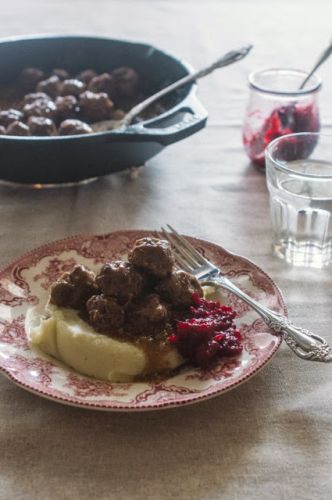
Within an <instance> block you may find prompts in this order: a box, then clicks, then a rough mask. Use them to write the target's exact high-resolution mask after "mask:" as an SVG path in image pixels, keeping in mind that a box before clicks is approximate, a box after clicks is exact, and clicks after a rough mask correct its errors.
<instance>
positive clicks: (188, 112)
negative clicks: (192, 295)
mask: <svg viewBox="0 0 332 500" xmlns="http://www.w3.org/2000/svg"><path fill="white" fill-rule="evenodd" d="M207 116H208V114H207V111H206V110H205V108H204V107H203V106H202V105H201V103H200V102H199V100H198V99H197V97H196V95H195V94H193V95H190V96H188V98H187V99H186V100H185V101H184V102H183V103H181V104H180V105H179V106H178V107H177V108H175V109H173V110H172V112H170V113H169V114H168V115H167V116H164V117H162V118H160V119H159V120H155V119H154V120H153V123H150V124H149V123H145V124H143V123H138V124H135V125H131V126H129V127H128V129H127V131H126V132H127V133H131V134H135V135H136V134H137V135H138V134H139V135H138V137H136V139H139V140H140V141H141V140H144V141H153V142H159V143H160V144H162V145H163V146H168V145H169V144H173V143H174V142H177V141H181V140H182V139H185V138H186V137H189V136H190V135H192V134H194V133H195V132H198V131H199V130H200V129H202V128H203V127H204V126H205V123H206V120H207ZM168 122H171V124H170V125H167V123H168Z"/></svg>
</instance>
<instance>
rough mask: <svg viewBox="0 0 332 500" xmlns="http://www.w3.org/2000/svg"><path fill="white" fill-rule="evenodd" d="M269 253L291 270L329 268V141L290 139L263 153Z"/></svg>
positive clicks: (331, 158) (331, 237)
mask: <svg viewBox="0 0 332 500" xmlns="http://www.w3.org/2000/svg"><path fill="white" fill-rule="evenodd" d="M265 156H266V176H267V186H268V189H269V192H270V205H271V216H272V226H273V249H274V252H275V254H276V255H277V256H279V257H281V258H283V259H285V260H286V261H287V262H288V263H290V264H293V265H297V266H308V267H319V268H320V267H323V266H325V265H328V264H331V263H332V136H328V135H323V134H314V133H300V134H290V135H286V136H283V137H280V138H278V139H275V140H274V141H273V142H271V144H270V145H269V146H268V147H267V148H266V152H265Z"/></svg>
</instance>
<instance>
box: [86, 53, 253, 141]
mask: <svg viewBox="0 0 332 500" xmlns="http://www.w3.org/2000/svg"><path fill="white" fill-rule="evenodd" d="M251 49H252V45H246V46H245V47H242V48H241V49H239V50H231V51H230V52H227V54H225V55H224V56H223V57H221V58H220V59H218V60H217V61H215V62H214V63H213V64H210V65H209V66H207V67H206V68H203V69H201V70H199V71H196V72H195V73H192V74H190V75H187V76H184V77H183V78H181V79H180V80H177V81H176V82H174V83H171V85H168V86H167V87H165V88H164V89H162V90H159V92H156V93H155V94H153V95H152V96H150V97H148V98H147V99H145V100H144V101H142V102H140V103H139V104H136V106H134V107H133V108H132V109H131V110H130V111H128V113H127V114H126V115H125V116H124V117H123V118H121V120H104V121H101V122H96V123H92V124H91V128H92V130H93V131H94V132H105V131H106V130H113V129H116V128H120V127H121V128H125V127H128V125H130V124H131V123H132V121H133V119H134V118H136V116H138V115H139V114H140V113H141V112H142V111H143V110H144V109H146V108H147V107H148V106H150V104H152V103H154V102H156V101H157V100H158V99H160V98H161V97H164V96H165V95H167V94H169V93H171V92H173V90H176V89H178V88H180V87H183V86H184V85H187V83H190V82H193V81H194V80H198V78H202V77H203V76H206V75H209V74H210V73H212V71H214V70H216V69H218V68H223V67H224V66H228V65H229V64H233V63H235V62H237V61H240V60H241V59H243V58H244V57H246V55H247V54H248V53H249V52H250V50H251Z"/></svg>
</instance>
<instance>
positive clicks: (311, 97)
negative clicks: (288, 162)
mask: <svg viewBox="0 0 332 500" xmlns="http://www.w3.org/2000/svg"><path fill="white" fill-rule="evenodd" d="M306 76H307V73H305V72H304V71H300V70H295V69H266V70H263V71H257V72H255V73H251V75H249V86H250V98H249V103H248V106H247V110H246V115H245V119H244V124H243V144H244V147H245V150H246V152H247V154H248V156H249V158H250V159H251V160H252V162H253V163H255V164H256V165H257V166H259V167H262V168H264V166H265V156H264V151H265V148H266V146H267V145H268V144H269V143H270V142H271V141H273V140H274V139H276V138H277V137H281V136H283V135H287V134H293V133H298V132H318V131H319V129H320V120H319V109H318V102H317V96H318V92H319V90H320V88H321V80H320V78H319V77H318V76H317V75H313V76H312V77H311V78H310V80H309V81H308V83H307V84H306V86H305V88H304V89H302V90H300V86H301V83H302V82H303V80H304V79H305V77H306Z"/></svg>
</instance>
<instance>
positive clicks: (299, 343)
mask: <svg viewBox="0 0 332 500" xmlns="http://www.w3.org/2000/svg"><path fill="white" fill-rule="evenodd" d="M204 282H205V283H207V284H212V285H214V286H215V285H219V286H220V287H222V288H225V289H226V290H228V291H229V292H232V293H234V295H236V296H237V297H239V298H240V299H242V300H243V301H244V302H246V303H247V304H249V305H250V306H251V307H252V308H253V309H254V310H255V311H256V312H257V313H258V314H259V315H260V316H261V317H262V318H263V320H264V321H265V323H266V324H267V326H269V327H270V328H271V329H272V330H273V331H274V332H275V333H277V334H279V335H281V336H282V338H283V339H284V340H285V342H286V343H287V345H288V346H289V347H290V348H291V349H292V350H293V351H294V352H295V354H297V356H299V357H300V358H302V359H306V360H311V361H324V362H328V361H332V353H331V349H330V347H329V345H328V343H327V342H326V340H324V339H323V338H322V337H320V336H319V335H316V334H315V333H312V332H309V330H305V329H304V328H300V327H297V326H295V325H293V324H292V323H291V322H290V321H289V319H288V318H287V317H286V316H283V315H282V314H279V313H276V312H274V311H272V310H271V309H269V308H268V307H266V306H264V305H262V304H259V303H258V302H256V300H254V299H252V298H251V297H249V295H247V294H246V293H245V292H243V291H242V290H240V289H239V288H237V286H235V285H234V284H233V283H232V282H231V281H229V280H228V279H227V278H225V277H224V276H221V275H220V276H218V277H213V278H212V279H209V280H205V281H204Z"/></svg>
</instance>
